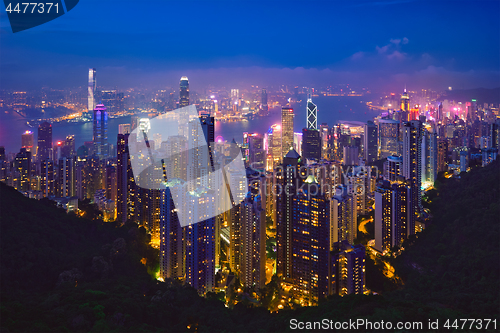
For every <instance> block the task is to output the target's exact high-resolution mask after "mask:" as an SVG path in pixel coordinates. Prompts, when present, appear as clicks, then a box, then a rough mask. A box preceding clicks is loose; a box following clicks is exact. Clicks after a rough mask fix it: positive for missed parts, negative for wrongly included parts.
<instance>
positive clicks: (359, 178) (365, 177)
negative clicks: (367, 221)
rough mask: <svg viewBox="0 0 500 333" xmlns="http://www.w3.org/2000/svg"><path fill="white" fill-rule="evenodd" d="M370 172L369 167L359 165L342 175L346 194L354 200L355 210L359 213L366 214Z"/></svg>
mask: <svg viewBox="0 0 500 333" xmlns="http://www.w3.org/2000/svg"><path fill="white" fill-rule="evenodd" d="M370 174H371V167H366V166H364V165H360V166H355V167H353V168H352V169H351V171H350V172H347V173H346V174H344V175H342V176H343V178H344V181H345V185H347V194H348V195H349V196H351V197H353V198H354V199H355V200H356V205H357V206H356V212H357V214H359V215H365V214H366V204H367V201H368V193H369V192H370V181H371V177H370ZM345 178H347V180H346V179H345Z"/></svg>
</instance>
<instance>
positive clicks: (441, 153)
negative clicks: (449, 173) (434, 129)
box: [437, 139, 448, 172]
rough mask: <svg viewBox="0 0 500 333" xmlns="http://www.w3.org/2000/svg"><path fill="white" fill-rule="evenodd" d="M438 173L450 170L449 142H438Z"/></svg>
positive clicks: (443, 140) (440, 140)
mask: <svg viewBox="0 0 500 333" xmlns="http://www.w3.org/2000/svg"><path fill="white" fill-rule="evenodd" d="M437 155H438V156H437V171H438V172H442V171H446V170H447V169H448V140H446V139H439V140H438V154H437Z"/></svg>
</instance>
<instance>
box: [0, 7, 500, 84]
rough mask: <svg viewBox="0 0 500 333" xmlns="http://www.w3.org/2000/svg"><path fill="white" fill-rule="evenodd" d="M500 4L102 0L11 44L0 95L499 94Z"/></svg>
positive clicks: (3, 49) (0, 63) (3, 29)
mask: <svg viewBox="0 0 500 333" xmlns="http://www.w3.org/2000/svg"><path fill="white" fill-rule="evenodd" d="M499 13H500V1H497V0H488V1H460V0H454V1H443V0H437V1H410V0H389V1H382V0H380V1H372V2H368V1H276V0H270V1H229V0H222V1H169V0H166V1H123V0H121V1H115V0H105V1H102V0H101V1H93V0H80V2H79V4H78V5H77V6H76V7H75V8H74V9H73V10H71V11H70V12H68V13H67V14H65V15H63V16H62V17H60V18H58V19H56V20H53V21H51V22H48V23H46V24H43V25H41V26H38V27H35V28H33V29H29V30H25V31H22V32H18V33H15V34H13V33H12V31H11V30H10V26H9V24H8V19H7V17H6V14H5V12H2V13H1V14H0V20H1V23H0V88H4V89H6V88H7V89H8V88H16V89H17V88H24V87H25V88H31V87H37V86H42V85H46V86H53V87H64V86H78V85H84V84H85V76H86V69H87V68H88V67H95V68H97V70H98V84H100V85H103V86H108V87H113V86H116V87H125V86H131V85H144V86H148V85H164V86H165V85H177V84H178V80H179V77H180V75H183V74H187V75H188V76H190V81H191V82H193V80H194V82H193V83H194V84H195V86H194V87H196V82H198V84H199V85H200V86H202V85H205V84H208V83H210V82H213V83H214V84H216V85H221V84H227V85H229V84H232V85H237V84H243V83H245V84H249V83H253V84H258V85H270V84H275V83H284V84H302V85H310V84H317V85H321V84H336V83H351V84H354V85H364V86H369V87H370V86H374V87H379V88H380V87H394V86H401V85H402V84H407V85H408V86H409V87H412V85H413V86H415V87H416V88H419V87H421V86H422V87H423V86H428V87H432V88H436V89H440V88H441V89H443V88H445V87H447V86H454V87H456V88H473V87H480V86H483V87H497V86H500V56H499V55H500V23H499V22H500V21H499V19H498V18H499Z"/></svg>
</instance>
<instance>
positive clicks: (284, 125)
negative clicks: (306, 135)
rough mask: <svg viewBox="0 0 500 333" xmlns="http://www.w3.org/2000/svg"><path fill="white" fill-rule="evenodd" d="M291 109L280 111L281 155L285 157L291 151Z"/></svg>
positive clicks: (292, 115)
mask: <svg viewBox="0 0 500 333" xmlns="http://www.w3.org/2000/svg"><path fill="white" fill-rule="evenodd" d="M293 117H294V114H293V109H292V108H282V109H281V154H282V155H286V154H287V153H288V151H289V150H290V149H293Z"/></svg>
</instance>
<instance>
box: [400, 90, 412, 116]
mask: <svg viewBox="0 0 500 333" xmlns="http://www.w3.org/2000/svg"><path fill="white" fill-rule="evenodd" d="M401 111H404V112H410V96H408V93H407V92H406V88H405V91H404V92H403V95H401Z"/></svg>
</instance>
